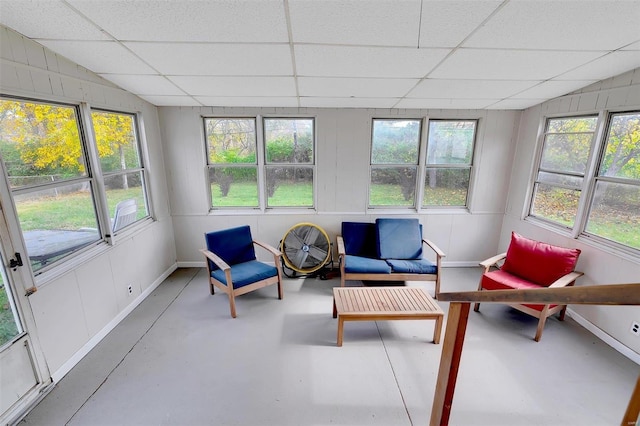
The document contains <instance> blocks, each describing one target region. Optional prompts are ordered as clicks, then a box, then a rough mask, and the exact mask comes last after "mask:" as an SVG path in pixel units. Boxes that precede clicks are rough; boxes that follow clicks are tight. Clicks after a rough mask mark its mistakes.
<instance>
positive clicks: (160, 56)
mask: <svg viewBox="0 0 640 426" xmlns="http://www.w3.org/2000/svg"><path fill="white" fill-rule="evenodd" d="M125 45H126V46H127V47H128V48H130V49H131V50H132V51H133V52H135V53H136V54H137V55H138V56H140V57H141V58H142V59H144V60H145V61H146V62H148V63H149V64H150V65H152V66H153V67H154V68H155V69H157V70H158V71H159V72H160V73H162V74H169V75H228V76H234V75H293V68H292V65H291V49H290V48H289V45H286V44H276V45H273V44H272V45H260V44H211V43H137V42H131V43H125ZM167 52H171V54H170V55H167Z"/></svg>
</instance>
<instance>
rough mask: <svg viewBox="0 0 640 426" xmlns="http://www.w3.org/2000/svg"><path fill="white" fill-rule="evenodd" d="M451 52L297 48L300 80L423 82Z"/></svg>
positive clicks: (442, 50)
mask: <svg viewBox="0 0 640 426" xmlns="http://www.w3.org/2000/svg"><path fill="white" fill-rule="evenodd" d="M447 53H449V49H415V48H385V47H344V46H315V45H303V46H295V55H296V68H297V71H298V75H300V76H305V77H309V76H317V77H392V78H420V77H423V76H424V75H426V74H427V73H428V72H429V71H430V70H431V69H432V68H433V67H434V66H435V65H436V64H437V63H438V62H440V61H441V60H442V59H443V58H444V57H445V56H446V55H447Z"/></svg>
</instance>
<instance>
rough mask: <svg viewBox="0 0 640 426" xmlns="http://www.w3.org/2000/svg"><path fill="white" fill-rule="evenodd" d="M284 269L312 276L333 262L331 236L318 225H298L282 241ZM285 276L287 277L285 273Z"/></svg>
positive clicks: (290, 229) (306, 223)
mask: <svg viewBox="0 0 640 426" xmlns="http://www.w3.org/2000/svg"><path fill="white" fill-rule="evenodd" d="M280 251H281V252H282V263H283V271H284V267H286V268H288V269H289V270H291V271H293V272H294V275H295V273H301V274H305V275H311V274H313V273H317V272H318V271H321V270H322V268H323V267H324V266H325V265H326V264H327V263H329V262H330V261H331V262H333V260H332V259H333V256H332V253H331V240H330V239H329V235H328V234H327V233H326V232H325V231H324V229H322V228H321V227H319V226H318V225H316V224H313V223H309V222H302V223H298V224H296V225H294V226H292V227H291V228H289V230H288V231H287V232H286V233H285V234H284V237H283V238H282V240H281V241H280ZM285 275H287V274H286V273H285Z"/></svg>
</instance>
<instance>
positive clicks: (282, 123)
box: [264, 118, 313, 164]
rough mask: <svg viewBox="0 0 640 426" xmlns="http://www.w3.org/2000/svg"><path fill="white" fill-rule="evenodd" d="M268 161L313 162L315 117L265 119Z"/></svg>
mask: <svg viewBox="0 0 640 426" xmlns="http://www.w3.org/2000/svg"><path fill="white" fill-rule="evenodd" d="M264 140H265V143H266V157H267V163H302V164H313V119H311V118H298V119H272V118H266V119H265V120H264Z"/></svg>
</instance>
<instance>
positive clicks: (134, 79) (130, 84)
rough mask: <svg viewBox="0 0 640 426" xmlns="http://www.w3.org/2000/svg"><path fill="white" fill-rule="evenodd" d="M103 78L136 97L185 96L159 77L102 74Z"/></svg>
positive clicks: (163, 78)
mask: <svg viewBox="0 0 640 426" xmlns="http://www.w3.org/2000/svg"><path fill="white" fill-rule="evenodd" d="M100 76H101V77H102V78H104V79H106V80H109V81H110V82H112V83H115V84H117V85H118V86H120V87H122V88H123V89H125V90H128V91H129V92H131V93H135V94H136V95H172V96H176V95H178V96H179V95H184V94H185V93H184V92H183V91H182V90H180V89H178V88H177V87H176V86H175V85H174V84H173V83H171V82H170V81H169V80H167V79H166V78H165V77H162V76H159V75H128V74H101V75H100Z"/></svg>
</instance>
